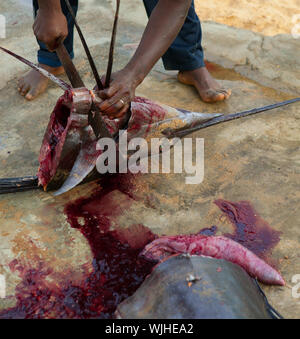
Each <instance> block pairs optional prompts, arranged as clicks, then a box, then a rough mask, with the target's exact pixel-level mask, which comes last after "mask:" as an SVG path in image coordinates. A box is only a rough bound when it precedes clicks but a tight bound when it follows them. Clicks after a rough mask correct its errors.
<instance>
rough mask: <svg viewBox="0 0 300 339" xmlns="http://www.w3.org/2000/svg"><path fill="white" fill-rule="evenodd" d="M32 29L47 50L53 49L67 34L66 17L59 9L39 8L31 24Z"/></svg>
mask: <svg viewBox="0 0 300 339" xmlns="http://www.w3.org/2000/svg"><path fill="white" fill-rule="evenodd" d="M33 31H34V34H35V36H36V37H37V39H38V40H40V41H42V42H43V43H45V45H46V46H47V48H48V49H49V51H54V50H55V49H56V48H57V47H58V46H59V45H60V44H61V43H62V42H63V41H64V40H65V38H66V37H67V35H68V24H67V19H66V17H65V15H64V14H63V13H62V11H61V10H49V9H48V8H47V9H43V8H40V9H39V10H38V13H37V16H36V19H35V22H34V24H33Z"/></svg>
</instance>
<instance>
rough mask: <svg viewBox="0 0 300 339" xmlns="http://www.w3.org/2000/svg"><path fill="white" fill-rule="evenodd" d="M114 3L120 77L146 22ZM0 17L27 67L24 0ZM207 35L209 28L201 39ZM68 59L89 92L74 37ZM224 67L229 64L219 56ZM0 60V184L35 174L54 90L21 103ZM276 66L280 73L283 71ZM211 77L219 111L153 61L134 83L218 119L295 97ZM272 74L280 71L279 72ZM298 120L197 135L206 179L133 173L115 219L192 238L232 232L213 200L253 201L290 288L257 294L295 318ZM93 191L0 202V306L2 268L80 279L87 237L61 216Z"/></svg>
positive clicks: (130, 5)
mask: <svg viewBox="0 0 300 339" xmlns="http://www.w3.org/2000/svg"><path fill="white" fill-rule="evenodd" d="M95 3H96V1H93V0H87V1H85V2H84V4H83V5H82V6H81V8H80V12H79V13H80V14H79V21H80V23H81V24H82V28H83V31H84V32H85V33H86V37H87V40H88V44H89V46H91V51H92V53H93V55H94V56H95V58H96V62H97V66H98V68H99V70H100V71H101V72H104V70H105V68H106V60H107V54H108V44H109V36H110V30H111V24H112V18H113V12H112V10H111V5H110V3H109V2H108V1H104V0H103V1H101V4H100V5H99V2H97V3H98V5H97V6H96V7H95V8H94V5H95ZM20 4H21V7H19V8H18V7H17V6H19V5H20ZM122 6H123V9H122V16H121V20H120V25H119V34H118V41H117V48H116V58H115V68H116V69H117V68H120V67H122V66H123V65H124V64H125V63H126V61H127V60H128V58H129V57H130V55H131V54H132V53H133V51H134V48H135V43H137V42H138V41H139V38H140V35H141V33H142V31H143V25H144V23H145V22H146V18H145V14H144V12H143V8H142V6H141V4H138V1H132V0H130V1H127V2H123V3H122ZM0 13H3V14H5V15H6V16H7V21H8V31H7V34H8V36H7V39H5V40H3V41H1V45H4V46H5V47H8V48H11V49H12V50H14V51H15V52H17V53H19V54H21V55H23V56H24V57H27V58H29V59H31V60H35V49H36V44H35V41H34V38H33V36H32V32H31V25H32V16H31V9H30V7H29V5H28V0H22V1H12V0H9V1H6V2H5V3H3V2H2V3H1V5H0ZM125 13H126V15H125ZM127 13H129V14H128V15H127ZM97 23H99V24H97ZM212 25H213V24H212ZM98 32H100V33H98ZM211 32H212V31H208V32H207V37H208V38H209V36H210V34H212V33H211ZM249 34H252V33H251V32H250V33H249ZM99 36H100V38H99ZM236 38H237V39H238V36H237V37H236ZM24 41H26V44H25V43H24ZM219 43H220V44H221V41H219ZM240 43H241V44H242V43H243V42H242V41H241V42H240ZM244 43H245V42H244ZM210 44H212V43H211V40H209V41H205V45H206V46H209V45H210ZM214 47H215V46H214ZM207 48H208V47H207ZM215 48H216V47H215ZM76 51H77V52H76V59H75V63H76V66H77V67H78V69H79V71H80V73H81V74H82V76H83V79H84V81H85V83H86V84H87V86H89V87H92V86H93V85H94V83H93V80H92V76H91V72H90V71H89V68H88V65H87V62H86V59H85V57H84V54H83V52H82V49H81V47H80V44H79V41H78V39H76ZM216 51H217V50H216ZM238 52H239V50H238ZM238 52H237V53H238ZM209 53H210V51H209V50H208V55H209ZM220 53H221V51H220ZM278 53H279V51H278ZM282 53H283V52H282ZM212 54H213V53H212ZM295 54H296V50H295ZM222 59H223V61H224V62H225V61H226V57H225V56H224V57H223V58H222ZM0 60H1V61H0V78H1V82H0V164H1V167H0V177H13V176H23V175H32V174H35V173H36V169H37V167H38V161H37V157H38V153H39V147H40V144H41V140H42V137H43V134H44V131H45V127H46V124H47V122H48V118H49V114H50V112H51V110H52V108H53V106H54V104H55V102H56V100H57V98H58V96H59V95H61V93H62V92H61V90H60V89H58V88H56V87H55V86H52V85H51V87H50V89H49V91H48V92H47V93H46V94H44V95H42V96H41V97H40V98H38V99H37V100H36V101H34V102H31V103H28V102H26V101H24V99H23V98H22V97H20V96H19V95H18V93H17V90H16V80H17V77H18V75H19V74H21V73H22V72H23V71H25V70H26V67H25V66H23V65H21V64H20V63H18V62H17V61H16V60H14V59H12V58H10V57H7V56H6V55H3V54H1V59H0ZM291 66H293V64H292V63H291ZM280 67H282V69H284V68H285V65H284V64H283V65H281V64H280ZM211 70H212V72H213V74H214V75H215V76H216V77H217V78H218V79H219V80H220V82H221V83H222V84H223V85H224V86H228V87H231V88H232V89H233V95H232V98H231V99H230V100H229V101H227V102H225V103H219V104H216V105H208V104H204V103H202V102H201V101H200V100H199V99H198V97H197V95H196V93H195V91H194V90H193V89H192V88H190V87H187V86H184V85H181V84H179V83H177V81H176V78H175V75H174V73H172V72H171V73H170V72H165V71H164V70H163V68H162V66H161V63H159V64H158V65H156V66H155V68H154V70H153V71H152V72H151V74H150V75H149V76H148V77H147V79H146V80H145V81H144V83H143V84H142V85H141V86H140V88H139V89H138V94H139V95H143V96H147V97H149V98H151V99H153V100H157V101H161V102H163V103H166V104H168V105H170V106H174V107H182V108H185V109H190V110H194V111H201V112H222V113H225V114H227V113H232V112H235V111H240V110H244V109H250V108H253V107H258V106H261V105H266V104H271V103H274V102H277V101H280V100H285V99H288V98H291V97H292V93H291V91H292V90H291V89H290V93H289V94H287V93H283V92H279V91H278V90H275V89H273V88H271V87H264V86H263V85H261V84H260V83H259V82H255V81H253V80H250V79H249V78H245V77H243V76H241V75H240V74H238V73H236V72H235V71H234V70H229V69H225V68H222V67H220V66H216V65H211ZM294 70H295V72H296V70H297V68H296V67H295V68H294ZM280 71H281V68H280V69H279V70H278V74H279V73H280ZM252 73H253V74H251V78H255V77H256V76H257V74H256V70H253V71H252ZM261 76H262V74H260V75H259V76H257V78H260V77H261ZM291 80H292V81H294V82H295V83H296V81H297V79H296V78H294V79H291ZM261 83H264V82H261ZM299 113H300V107H299V104H296V105H292V106H289V107H286V108H284V109H279V110H275V111H271V112H269V113H264V114H261V115H258V116H256V117H249V118H246V119H243V120H238V121H234V122H230V123H227V124H224V125H218V126H216V127H212V128H209V129H207V130H202V131H199V132H196V133H194V134H193V135H192V136H193V137H194V138H196V137H202V138H205V180H204V182H203V183H202V184H200V185H197V186H194V185H192V186H187V185H186V184H185V175H186V174H181V175H179V174H176V175H175V174H174V175H172V174H171V175H159V176H158V175H154V174H153V175H151V174H147V175H142V176H139V177H138V178H137V186H138V187H140V189H139V196H140V199H139V200H138V201H136V202H133V203H132V205H131V207H130V208H129V209H127V210H126V211H124V213H123V214H122V215H121V216H119V217H118V220H117V222H118V224H120V225H121V226H122V227H127V226H130V225H132V224H144V225H145V226H148V227H149V228H150V229H151V230H153V232H155V233H158V234H178V233H190V232H197V231H199V229H201V228H203V227H210V226H211V225H218V227H219V230H220V232H224V231H225V232H228V231H231V230H232V229H231V226H230V224H229V222H228V221H227V220H225V219H224V218H222V217H221V216H222V214H221V212H220V211H219V209H218V208H217V207H216V206H215V205H214V204H213V201H214V200H215V199H217V198H224V199H227V200H230V201H240V200H248V201H250V202H251V203H252V204H253V206H254V207H255V208H256V210H257V211H258V213H259V214H260V215H261V216H262V217H263V218H264V219H265V220H267V221H268V222H269V223H270V225H271V226H272V227H273V228H274V229H276V230H278V231H281V232H282V236H281V241H280V243H279V244H278V245H277V247H276V248H275V250H274V252H273V256H274V259H276V260H277V261H278V262H279V269H280V271H281V272H282V274H283V276H284V278H285V279H286V281H287V286H286V287H264V290H265V292H266V294H267V296H268V298H269V301H270V302H271V304H273V306H274V307H275V308H276V309H278V311H279V312H281V313H282V315H283V316H285V317H291V318H299V315H300V301H299V299H294V298H293V297H292V290H291V288H292V282H291V279H292V277H293V276H294V275H295V274H300V264H299V263H300V261H299V257H300V229H299V220H300V209H299V198H300V193H299V192H300V190H299V183H300V171H299V168H300V154H299V146H300V137H299V135H300V134H299V118H300V116H299ZM94 188H95V184H87V185H84V186H80V187H77V188H76V189H74V190H73V191H72V192H69V193H67V194H65V195H63V196H60V197H58V198H54V197H53V196H52V195H51V194H49V193H44V192H41V191H34V192H26V193H19V194H11V195H4V196H1V198H0V220H1V228H0V234H1V237H0V253H1V255H0V274H3V275H4V276H5V277H6V283H7V298H5V299H0V310H1V309H4V308H6V307H8V306H13V305H14V304H15V302H16V300H15V297H14V295H15V287H16V285H17V284H18V282H19V281H20V278H19V276H18V275H17V274H16V273H12V272H11V270H10V269H9V266H8V264H9V263H10V262H11V261H12V260H14V259H18V260H20V261H22V262H25V263H27V264H29V265H35V263H37V262H45V263H47V264H48V265H50V266H51V267H53V269H54V273H55V272H63V271H64V269H65V267H66V266H68V267H69V268H70V270H72V271H73V272H74V273H73V277H72V278H73V279H74V280H76V279H80V278H81V277H82V275H83V272H82V269H81V268H82V265H83V264H86V263H91V260H92V256H91V252H90V248H89V246H88V244H87V242H86V240H85V238H84V237H83V236H82V235H81V234H80V233H79V232H78V231H76V230H74V229H71V228H70V227H69V225H68V223H67V221H66V219H65V215H64V214H63V208H64V205H65V204H66V203H67V202H69V201H71V200H73V199H75V198H76V197H81V196H88V195H89V193H90V192H91V191H93V189H94ZM114 198H115V199H116V201H122V193H121V192H119V191H118V190H117V191H115V192H114ZM149 201H151V204H149Z"/></svg>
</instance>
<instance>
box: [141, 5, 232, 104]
mask: <svg viewBox="0 0 300 339" xmlns="http://www.w3.org/2000/svg"><path fill="white" fill-rule="evenodd" d="M143 1H144V5H145V8H146V12H147V15H148V16H150V15H151V13H152V11H153V9H154V8H155V6H156V5H157V3H158V1H159V0H143ZM201 42H202V30H201V23H200V20H199V18H198V16H197V14H196V12H195V7H194V1H193V2H192V5H191V7H190V10H189V13H188V15H187V18H186V20H185V23H184V25H183V27H182V29H181V31H180V32H179V34H178V36H177V38H176V39H175V41H174V42H173V44H172V45H171V46H170V48H169V49H168V51H167V52H166V53H165V55H164V56H163V58H162V59H163V63H164V67H165V69H167V70H178V71H179V73H178V80H179V81H180V82H182V83H184V84H188V85H193V86H194V87H195V88H196V89H197V90H198V92H199V95H200V97H201V99H202V100H203V101H205V102H216V101H222V100H224V99H227V98H229V96H230V94H231V91H230V90H225V89H223V88H222V87H221V86H220V85H219V84H218V83H217V81H216V80H214V79H213V78H212V76H211V75H210V74H209V72H208V70H207V68H206V67H205V63H204V53H203V49H202V45H201Z"/></svg>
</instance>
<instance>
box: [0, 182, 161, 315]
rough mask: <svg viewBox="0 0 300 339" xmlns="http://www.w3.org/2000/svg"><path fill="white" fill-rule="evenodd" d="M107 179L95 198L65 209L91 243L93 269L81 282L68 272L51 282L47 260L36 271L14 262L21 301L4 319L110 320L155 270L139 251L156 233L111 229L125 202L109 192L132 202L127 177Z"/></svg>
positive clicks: (134, 228)
mask: <svg viewBox="0 0 300 339" xmlns="http://www.w3.org/2000/svg"><path fill="white" fill-rule="evenodd" d="M104 182H105V184H104V185H103V186H102V188H101V189H99V190H98V191H97V192H95V193H94V194H93V195H92V196H91V197H89V198H82V199H78V200H76V201H75V202H73V203H71V204H69V205H67V206H66V208H65V213H66V215H67V219H68V221H69V223H70V225H71V227H74V228H77V229H78V230H79V231H80V232H81V233H82V234H83V235H84V236H85V237H86V239H87V240H88V242H89V244H90V246H91V250H92V253H93V257H94V259H93V263H92V265H93V271H92V273H90V274H88V273H87V274H86V278H85V279H84V281H83V282H82V283H80V284H74V283H73V282H72V281H70V280H68V278H67V277H68V275H67V272H66V274H65V276H64V277H58V279H57V280H58V281H60V282H51V280H49V279H48V277H49V276H50V274H51V270H49V269H47V268H46V267H44V265H43V264H40V266H39V267H38V268H37V269H34V268H26V267H24V266H22V265H21V264H19V263H18V262H17V261H14V262H12V263H11V265H10V267H11V269H12V270H13V271H16V270H17V271H18V273H19V275H20V277H21V278H22V282H21V283H20V284H19V285H18V286H17V289H16V298H17V305H16V307H14V308H11V309H9V310H5V311H3V312H0V318H111V317H113V313H114V311H115V309H116V307H117V305H118V304H119V303H120V302H121V301H123V300H124V299H126V298H127V297H129V296H130V295H132V294H133V293H134V292H135V291H136V290H137V288H138V287H139V286H140V285H141V283H142V282H143V281H144V279H145V277H146V276H147V275H148V274H149V273H150V272H151V270H152V268H153V266H154V263H153V262H149V261H147V260H145V259H144V258H140V257H139V253H140V252H141V250H142V249H143V248H144V246H145V245H146V244H147V243H149V242H151V241H152V240H154V239H155V236H154V235H153V234H152V232H151V231H150V230H149V229H148V228H146V227H144V226H142V225H133V226H132V227H130V228H128V229H126V230H122V229H118V230H110V223H111V220H112V217H113V213H115V214H118V213H121V212H122V206H121V209H119V210H118V209H117V208H116V206H115V204H116V203H115V202H113V199H111V198H110V195H111V194H113V192H114V191H115V190H118V191H121V192H122V193H123V194H125V195H126V197H127V198H128V201H129V203H130V200H132V196H131V194H130V189H131V182H130V180H129V177H128V176H125V175H123V176H122V175H117V176H111V177H106V178H105V181H104ZM129 203H127V204H129ZM121 205H122V204H121ZM79 220H80V222H79Z"/></svg>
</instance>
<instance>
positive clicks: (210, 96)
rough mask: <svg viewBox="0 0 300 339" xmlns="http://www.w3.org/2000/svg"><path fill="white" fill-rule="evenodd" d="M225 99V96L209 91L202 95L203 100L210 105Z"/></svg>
mask: <svg viewBox="0 0 300 339" xmlns="http://www.w3.org/2000/svg"><path fill="white" fill-rule="evenodd" d="M224 99H225V94H224V93H221V92H218V91H216V90H212V89H209V90H208V91H206V92H205V93H204V94H203V95H202V100H203V101H205V102H208V103H213V102H218V101H222V100H224Z"/></svg>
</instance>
